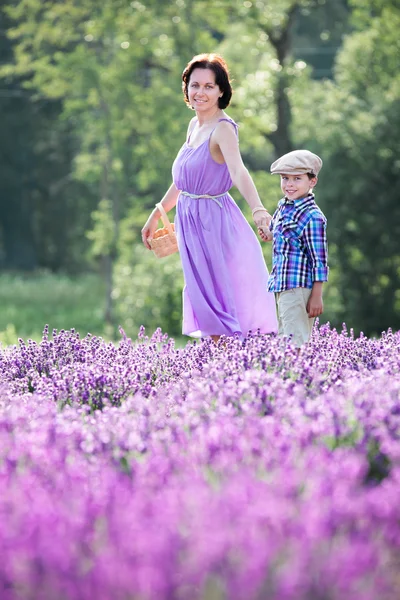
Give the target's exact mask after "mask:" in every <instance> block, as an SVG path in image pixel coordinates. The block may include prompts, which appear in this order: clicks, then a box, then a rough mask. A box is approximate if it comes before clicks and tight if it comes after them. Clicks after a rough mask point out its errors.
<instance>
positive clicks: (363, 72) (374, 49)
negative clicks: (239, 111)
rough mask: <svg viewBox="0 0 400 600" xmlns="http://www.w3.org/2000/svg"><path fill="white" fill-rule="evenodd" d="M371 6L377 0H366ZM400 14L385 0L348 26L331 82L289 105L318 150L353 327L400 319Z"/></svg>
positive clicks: (371, 329) (396, 323) (346, 314)
mask: <svg viewBox="0 0 400 600" xmlns="http://www.w3.org/2000/svg"><path fill="white" fill-rule="evenodd" d="M361 4H362V5H363V7H364V9H366V8H367V7H369V10H370V11H371V13H372V14H373V11H374V9H375V8H376V6H377V3H371V2H366V1H365V2H363V3H361V2H360V3H359V5H360V6H361ZM399 26H400V14H399V12H398V11H397V10H395V9H393V8H392V9H390V4H389V5H387V6H386V7H385V8H382V11H381V13H380V14H379V16H376V17H375V18H373V19H371V20H370V22H369V28H368V30H366V31H360V32H356V33H354V34H352V35H351V36H349V37H348V38H347V39H346V41H345V43H344V45H343V48H342V50H341V52H340V53H339V55H338V60H337V64H336V70H335V75H336V77H335V82H334V83H330V82H325V83H323V84H322V85H316V84H315V85H313V87H312V89H311V90H310V94H309V95H308V96H307V98H306V99H304V101H302V100H301V99H300V102H299V103H298V104H297V106H296V108H295V121H296V127H297V131H298V132H299V133H300V139H302V140H303V143H304V144H305V145H307V147H309V148H310V149H311V150H313V149H314V150H316V151H317V152H320V153H321V155H322V157H323V159H324V167H323V169H322V171H321V175H320V181H319V183H318V187H317V191H318V198H319V199H320V203H321V205H322V208H323V209H324V211H325V213H326V215H327V217H328V234H329V239H330V240H331V242H332V244H333V246H334V248H335V253H334V261H335V262H334V265H335V267H336V268H337V270H338V272H337V273H336V276H335V279H336V281H337V286H338V288H339V292H340V296H341V299H342V305H343V309H342V311H341V317H342V319H343V320H346V321H347V322H350V323H351V324H352V326H353V327H354V329H355V330H356V331H360V330H363V331H364V332H365V333H367V334H379V333H380V332H381V331H383V330H385V329H387V328H388V327H393V328H395V329H398V328H399V327H400V310H399V309H400V302H399V297H400V293H399V289H400V241H399V240H400V225H399V224H400V212H399V210H400V209H399V202H398V192H397V185H398V180H399V176H400V161H399V160H398V157H399V155H400V142H399V139H400V136H399V133H400V75H399V72H398V56H399V52H400V42H399V38H398V30H399Z"/></svg>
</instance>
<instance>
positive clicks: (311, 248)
mask: <svg viewBox="0 0 400 600" xmlns="http://www.w3.org/2000/svg"><path fill="white" fill-rule="evenodd" d="M302 237H303V240H304V244H305V246H306V249H307V253H308V255H309V259H310V262H311V271H312V280H313V281H328V274H329V267H328V243H327V239H326V220H324V219H323V218H320V217H312V218H311V219H310V220H309V222H308V223H307V225H306V226H305V228H304V231H303V236H302Z"/></svg>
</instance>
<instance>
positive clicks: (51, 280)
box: [0, 272, 112, 345]
mask: <svg viewBox="0 0 400 600" xmlns="http://www.w3.org/2000/svg"><path fill="white" fill-rule="evenodd" d="M104 302H105V291H104V283H103V281H102V279H101V277H100V276H99V275H96V274H85V275H80V276H75V277H71V276H67V275H54V274H51V273H43V272H41V273H35V274H29V275H21V274H8V273H4V274H0V342H1V343H2V344H4V345H6V344H14V343H15V342H16V341H17V340H18V338H19V337H21V338H23V339H29V338H31V339H33V340H36V341H39V340H40V339H41V337H42V332H43V329H44V326H45V325H46V324H48V325H49V327H50V332H51V331H52V329H58V330H60V329H71V328H72V327H73V328H75V330H76V331H79V333H80V334H81V335H82V336H84V335H86V333H88V332H90V333H92V334H93V335H101V336H103V337H107V338H110V337H112V331H111V332H110V331H109V330H108V329H107V327H106V324H105V323H104V319H103V314H104Z"/></svg>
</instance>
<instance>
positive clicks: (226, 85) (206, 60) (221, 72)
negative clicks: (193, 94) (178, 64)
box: [182, 54, 232, 108]
mask: <svg viewBox="0 0 400 600" xmlns="http://www.w3.org/2000/svg"><path fill="white" fill-rule="evenodd" d="M195 69H210V70H211V71H213V73H214V74H215V83H216V84H217V86H218V87H219V89H220V90H221V92H222V96H221V98H218V106H219V108H226V107H227V106H228V105H229V102H230V101H231V98H232V86H231V82H230V80H229V71H228V65H227V64H226V62H225V61H224V59H223V58H222V56H219V55H218V54H198V55H197V56H194V57H193V58H192V60H191V61H190V62H188V64H187V65H186V68H185V70H184V71H183V73H182V91H183V95H184V97H185V102H186V104H187V105H188V106H190V102H189V93H188V86H189V80H190V76H191V74H192V73H193V71H194V70H195Z"/></svg>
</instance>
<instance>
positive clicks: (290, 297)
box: [277, 288, 315, 347]
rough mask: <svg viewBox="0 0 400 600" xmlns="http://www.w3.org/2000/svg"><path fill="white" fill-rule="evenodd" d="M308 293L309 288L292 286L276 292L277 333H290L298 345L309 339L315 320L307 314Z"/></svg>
mask: <svg viewBox="0 0 400 600" xmlns="http://www.w3.org/2000/svg"><path fill="white" fill-rule="evenodd" d="M310 294H311V290H310V289H307V288H293V289H290V290H285V291H284V292H280V293H279V294H277V302H278V319H279V333H280V334H281V335H291V336H292V341H293V343H294V344H295V345H296V346H298V347H300V346H301V345H302V344H305V343H307V342H308V340H309V339H310V335H311V331H312V328H313V325H314V321H315V319H314V318H313V319H310V318H309V316H308V314H307V302H308V299H309V297H310Z"/></svg>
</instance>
